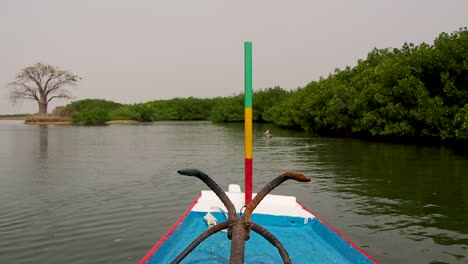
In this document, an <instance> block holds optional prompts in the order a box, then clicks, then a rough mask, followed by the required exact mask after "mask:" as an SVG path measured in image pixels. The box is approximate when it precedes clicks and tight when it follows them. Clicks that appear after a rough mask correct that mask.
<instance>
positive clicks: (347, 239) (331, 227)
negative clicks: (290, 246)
mask: <svg viewBox="0 0 468 264" xmlns="http://www.w3.org/2000/svg"><path fill="white" fill-rule="evenodd" d="M296 202H297V203H298V204H299V205H300V206H301V207H302V209H304V210H306V211H307V212H309V213H311V214H313V215H314V216H315V217H316V218H317V219H318V220H319V221H320V222H322V223H323V224H324V225H326V226H327V227H328V228H330V229H331V230H333V232H335V233H336V234H337V235H339V236H340V237H341V238H343V239H344V240H346V242H348V243H349V244H350V245H351V246H353V247H354V248H355V249H356V250H357V251H359V252H361V253H362V254H363V255H364V256H366V257H367V258H368V259H369V260H371V261H372V262H374V263H376V264H378V263H379V262H378V261H377V260H376V259H375V258H373V257H372V256H371V255H369V254H368V253H367V252H365V251H364V250H363V249H362V248H360V247H359V246H358V245H356V244H355V243H354V242H353V241H351V240H349V238H347V237H345V235H343V234H342V233H341V232H340V231H338V230H337V229H336V228H335V227H333V226H332V225H330V224H329V223H327V221H325V220H323V219H322V218H320V217H319V216H317V215H316V214H314V213H312V212H311V211H310V210H309V209H308V208H307V207H306V206H305V205H303V204H302V203H300V202H299V201H296Z"/></svg>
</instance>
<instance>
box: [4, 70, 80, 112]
mask: <svg viewBox="0 0 468 264" xmlns="http://www.w3.org/2000/svg"><path fill="white" fill-rule="evenodd" d="M79 79H80V77H78V76H77V75H75V74H73V73H71V72H68V71H64V70H61V69H59V68H58V67H55V66H51V65H48V64H42V63H36V64H35V65H33V66H29V67H26V68H24V69H23V70H22V71H21V72H20V73H18V74H17V75H16V79H15V81H14V82H11V83H10V84H8V87H9V88H10V89H11V92H10V101H12V102H13V103H17V102H19V101H21V100H34V101H36V102H37V103H38V104H39V114H41V115H45V114H47V104H48V103H49V102H50V101H51V100H53V99H56V98H62V99H63V98H66V99H69V98H72V96H71V94H70V92H69V91H68V90H67V87H68V86H75V85H76V84H77V83H78V80H79Z"/></svg>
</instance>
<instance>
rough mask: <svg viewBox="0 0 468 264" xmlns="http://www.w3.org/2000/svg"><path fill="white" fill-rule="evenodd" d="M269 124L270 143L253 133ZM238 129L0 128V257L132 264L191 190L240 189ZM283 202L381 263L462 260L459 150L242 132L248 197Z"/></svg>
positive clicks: (466, 254)
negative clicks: (288, 199) (196, 174)
mask: <svg viewBox="0 0 468 264" xmlns="http://www.w3.org/2000/svg"><path fill="white" fill-rule="evenodd" d="M266 129H270V131H271V132H272V134H273V138H271V139H264V138H262V133H263V131H265V130H266ZM243 166H244V148H243V124H241V123H239V124H212V123H210V122H156V123H150V124H137V125H110V126H104V127H85V126H53V125H50V126H28V125H24V124H22V123H21V122H20V121H0V201H1V202H0V263H69V264H77V263H136V262H138V260H139V259H140V258H142V257H143V256H144V255H145V254H146V252H147V251H148V250H149V249H150V248H151V247H152V246H153V245H154V243H155V242H156V241H157V240H158V239H159V237H161V236H162V235H163V234H164V233H165V232H166V231H167V229H168V228H169V227H170V226H171V225H172V224H173V223H174V222H175V221H176V220H177V219H178V217H179V216H180V215H181V214H182V213H183V211H185V209H186V208H187V207H188V205H189V204H190V202H191V201H192V200H193V198H194V197H195V196H196V195H197V194H198V193H199V191H200V190H201V189H207V188H206V187H205V186H204V185H203V183H201V182H200V181H199V180H197V179H194V178H190V177H184V176H180V175H178V174H177V173H176V170H178V169H181V168H189V167H193V168H198V169H201V170H203V171H205V172H206V173H207V174H209V175H210V176H212V177H213V178H214V179H215V181H217V182H218V184H219V185H220V186H221V187H223V188H227V185H228V184H229V183H238V184H241V185H242V182H243V171H244V170H243ZM286 170H295V171H298V172H301V173H303V174H305V175H307V176H309V177H311V178H312V179H313V180H312V181H311V182H310V183H306V184H302V183H296V182H286V183H284V184H283V185H281V186H279V187H278V188H277V189H275V190H274V191H273V193H275V194H284V195H295V196H296V197H297V198H298V200H299V201H301V202H302V203H303V204H305V205H306V206H307V207H308V208H309V209H310V210H311V211H312V212H314V213H315V214H317V215H319V216H320V217H321V218H323V219H325V220H326V221H327V222H329V223H330V224H332V225H333V226H335V227H336V228H337V229H338V230H340V231H341V232H342V233H343V234H344V235H346V236H347V237H348V238H350V239H351V240H352V241H354V242H355V243H356V244H357V245H359V246H361V247H362V248H363V249H364V250H365V251H366V252H368V253H369V254H370V255H372V256H373V257H375V258H376V259H377V260H378V261H380V262H381V263H468V223H467V220H466V219H468V154H467V152H463V151H462V152H460V151H455V150H452V149H448V148H445V147H427V146H416V145H403V144H387V143H376V142H367V141H361V140H351V139H330V138H314V137H309V136H308V135H307V134H305V133H302V132H294V131H287V130H281V129H278V128H275V127H273V126H271V125H265V124H261V125H257V124H255V125H254V191H258V190H259V189H260V188H261V187H263V185H264V184H266V183H267V182H268V181H269V180H270V179H272V178H273V177H276V176H277V175H279V174H281V173H282V172H284V171H286Z"/></svg>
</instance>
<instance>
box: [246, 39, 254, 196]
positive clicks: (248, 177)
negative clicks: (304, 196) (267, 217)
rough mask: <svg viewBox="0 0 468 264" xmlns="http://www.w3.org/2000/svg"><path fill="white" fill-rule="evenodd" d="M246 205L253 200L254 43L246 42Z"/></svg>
mask: <svg viewBox="0 0 468 264" xmlns="http://www.w3.org/2000/svg"><path fill="white" fill-rule="evenodd" d="M244 135H245V204H246V205H247V204H249V203H250V201H251V200H252V160H253V154H252V145H253V144H252V42H244Z"/></svg>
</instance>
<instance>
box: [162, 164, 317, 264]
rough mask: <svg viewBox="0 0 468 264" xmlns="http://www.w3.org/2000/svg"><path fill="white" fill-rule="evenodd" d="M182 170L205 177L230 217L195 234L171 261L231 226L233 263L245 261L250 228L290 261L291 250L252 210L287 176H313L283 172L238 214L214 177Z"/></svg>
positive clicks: (297, 177)
mask: <svg viewBox="0 0 468 264" xmlns="http://www.w3.org/2000/svg"><path fill="white" fill-rule="evenodd" d="M177 172H178V173H179V174H182V175H186V176H195V177H197V178H198V179H200V180H202V181H203V182H204V183H205V184H206V185H208V187H210V189H211V190H213V192H214V193H215V194H216V195H217V196H218V197H219V199H221V201H222V202H223V204H224V206H226V208H227V210H228V219H227V221H225V222H222V223H220V224H217V225H215V226H213V227H211V228H210V229H208V230H206V231H205V232H203V233H202V234H201V235H200V236H198V238H196V239H195V240H194V241H193V242H192V243H191V244H190V245H188V247H187V248H186V249H184V251H182V253H180V254H179V255H178V256H177V257H176V258H175V259H174V260H173V261H172V262H171V264H177V263H180V262H181V261H182V260H183V259H184V258H185V257H186V256H187V255H188V254H189V253H190V252H191V251H192V250H194V249H195V248H196V247H197V246H198V245H199V244H200V243H201V242H202V241H203V240H205V239H206V238H208V237H209V236H211V235H213V234H215V233H217V232H219V231H221V230H223V229H226V228H227V229H228V232H227V236H228V239H230V240H231V255H230V259H229V263H230V264H243V263H244V249H245V241H246V240H249V239H250V230H253V231H254V232H256V233H258V234H259V235H261V236H262V237H264V238H265V239H266V240H267V241H268V242H270V243H271V244H272V245H273V246H275V247H276V248H277V249H278V252H279V254H280V255H281V258H282V259H283V262H284V263H287V264H290V263H291V259H290V258H289V255H288V252H287V251H286V249H285V248H284V246H283V245H282V244H281V242H280V241H279V240H278V239H277V238H276V237H275V236H274V235H273V234H272V233H270V232H269V231H268V230H266V229H265V228H263V227H262V226H261V225H258V224H256V223H254V222H252V220H251V216H252V212H253V210H254V209H255V208H256V207H257V205H258V204H259V203H260V202H261V201H262V199H263V198H264V197H265V196H266V195H267V194H268V193H269V192H270V191H272V190H273V189H274V188H276V187H277V186H278V185H280V184H281V183H283V182H284V181H286V180H289V179H292V180H295V181H299V182H309V181H310V178H307V177H306V176H304V175H303V174H301V173H298V172H293V171H287V172H285V173H283V174H281V175H280V176H278V177H276V178H275V179H273V180H272V181H271V182H270V183H268V184H267V185H265V187H263V189H262V190H261V191H260V192H259V193H258V194H257V195H256V196H255V197H254V198H253V199H252V201H251V202H250V203H249V204H248V205H247V206H246V209H245V213H244V215H243V216H240V215H237V214H236V209H235V207H234V205H233V203H232V202H231V200H230V199H229V197H228V196H227V195H226V193H225V192H224V191H223V190H222V189H221V187H219V185H218V184H217V183H216V182H215V181H213V179H211V178H210V176H208V175H207V174H205V173H204V172H202V171H200V170H197V169H184V170H179V171H177Z"/></svg>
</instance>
